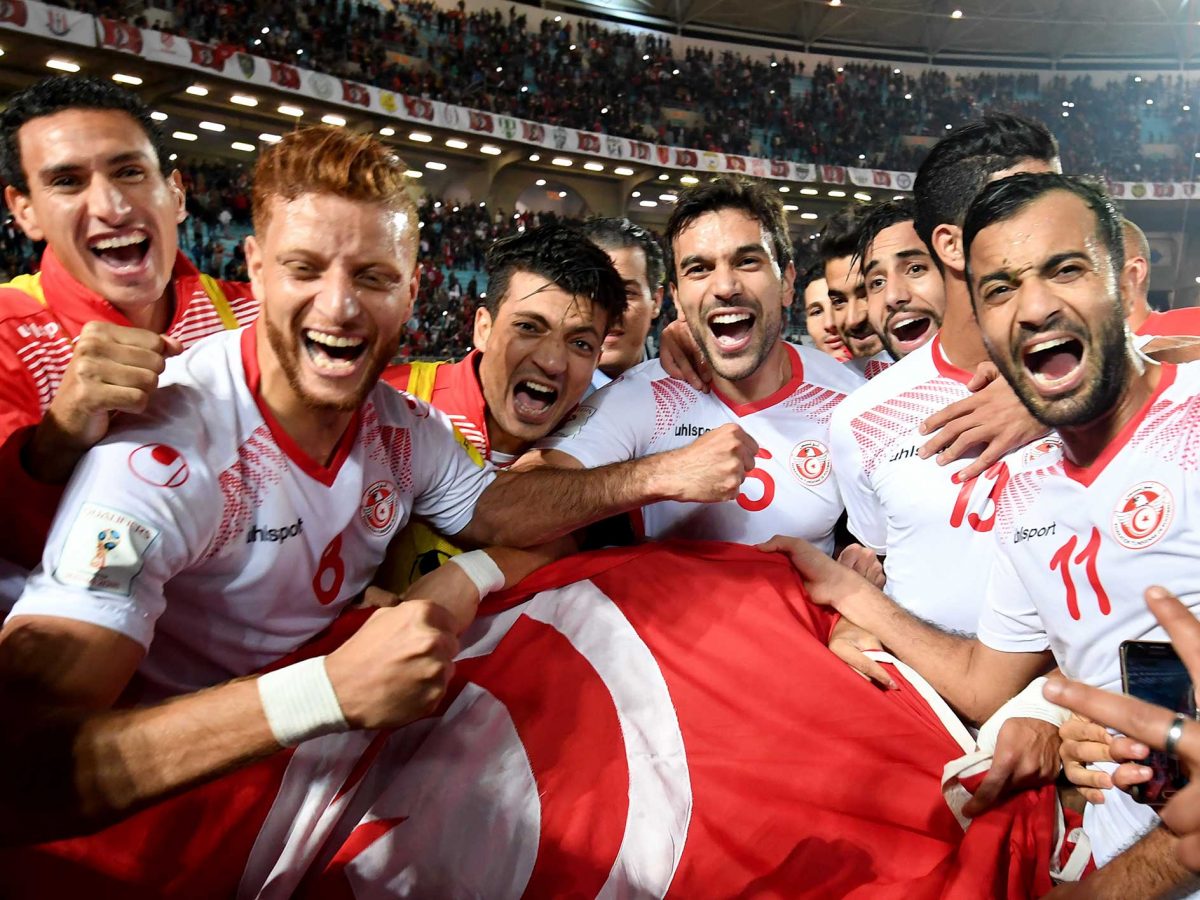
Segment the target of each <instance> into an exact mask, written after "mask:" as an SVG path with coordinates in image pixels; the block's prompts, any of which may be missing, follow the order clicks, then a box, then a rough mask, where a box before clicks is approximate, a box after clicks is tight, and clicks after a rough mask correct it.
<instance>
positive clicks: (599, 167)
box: [583, 162, 604, 172]
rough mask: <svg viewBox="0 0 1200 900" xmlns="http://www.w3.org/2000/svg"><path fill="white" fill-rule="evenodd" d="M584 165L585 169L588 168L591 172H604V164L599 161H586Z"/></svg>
mask: <svg viewBox="0 0 1200 900" xmlns="http://www.w3.org/2000/svg"><path fill="white" fill-rule="evenodd" d="M583 167H584V168H585V169H587V170H588V171H589V172H603V171H604V164H603V163H598V162H585V163H584V164H583Z"/></svg>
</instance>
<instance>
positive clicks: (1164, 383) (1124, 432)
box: [1063, 363, 1176, 487]
mask: <svg viewBox="0 0 1200 900" xmlns="http://www.w3.org/2000/svg"><path fill="white" fill-rule="evenodd" d="M1175 372H1176V368H1175V366H1173V365H1171V364H1170V363H1163V365H1162V375H1161V376H1159V379H1158V387H1156V388H1155V389H1154V391H1153V393H1151V394H1150V396H1149V397H1148V398H1147V399H1146V402H1145V403H1144V404H1142V408H1141V409H1139V410H1138V411H1137V412H1136V413H1135V414H1134V416H1133V417H1132V418H1131V419H1130V420H1129V421H1128V422H1126V423H1125V425H1124V426H1123V427H1122V428H1121V430H1120V431H1119V432H1117V436H1116V437H1115V438H1113V439H1112V440H1111V441H1110V442H1109V444H1108V446H1107V447H1105V448H1104V452H1103V453H1101V454H1100V455H1099V456H1098V457H1096V460H1095V462H1093V463H1092V464H1091V465H1090V466H1077V465H1075V464H1074V463H1073V462H1071V460H1069V459H1067V458H1066V456H1064V457H1063V471H1064V472H1066V473H1067V477H1068V478H1071V479H1073V480H1074V481H1078V482H1079V483H1080V484H1082V485H1083V486H1084V487H1091V485H1092V482H1093V481H1095V480H1096V479H1097V478H1099V477H1100V473H1101V472H1103V471H1104V470H1105V468H1106V467H1107V466H1108V464H1109V463H1110V462H1112V461H1113V457H1115V456H1116V455H1117V454H1118V453H1120V452H1121V451H1122V450H1123V449H1124V448H1125V445H1126V444H1128V443H1129V439H1130V438H1132V437H1133V433H1134V432H1135V431H1137V430H1138V428H1139V427H1140V426H1141V424H1142V421H1143V420H1144V419H1145V418H1146V413H1148V412H1150V407H1152V406H1153V405H1154V403H1155V401H1156V400H1158V398H1159V397H1161V396H1162V394H1163V392H1164V391H1165V390H1166V389H1167V388H1169V387H1170V386H1171V385H1172V384H1174V382H1175Z"/></svg>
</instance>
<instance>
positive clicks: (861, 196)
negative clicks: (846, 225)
mask: <svg viewBox="0 0 1200 900" xmlns="http://www.w3.org/2000/svg"><path fill="white" fill-rule="evenodd" d="M854 199H855V200H861V201H862V202H863V203H870V202H871V195H870V194H868V193H867V192H866V191H858V192H857V193H856V194H855V195H854Z"/></svg>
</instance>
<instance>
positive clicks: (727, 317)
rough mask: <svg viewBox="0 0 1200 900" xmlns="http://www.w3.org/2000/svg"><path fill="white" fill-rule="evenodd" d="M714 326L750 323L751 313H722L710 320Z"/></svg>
mask: <svg viewBox="0 0 1200 900" xmlns="http://www.w3.org/2000/svg"><path fill="white" fill-rule="evenodd" d="M708 321H709V322H711V323H712V324H713V325H734V324H736V323H737V322H748V321H750V315H749V313H721V314H720V315H719V316H713V317H712V318H711V319H709V320H708Z"/></svg>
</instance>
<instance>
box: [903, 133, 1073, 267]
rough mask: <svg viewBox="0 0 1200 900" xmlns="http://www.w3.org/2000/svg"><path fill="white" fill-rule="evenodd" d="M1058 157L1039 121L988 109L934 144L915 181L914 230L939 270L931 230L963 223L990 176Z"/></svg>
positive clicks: (1048, 135) (1051, 137)
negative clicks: (1019, 164) (1033, 160)
mask: <svg viewBox="0 0 1200 900" xmlns="http://www.w3.org/2000/svg"><path fill="white" fill-rule="evenodd" d="M1057 158H1058V142H1057V141H1055V140H1054V135H1052V134H1051V133H1050V132H1049V130H1048V129H1047V128H1046V126H1045V125H1043V124H1042V123H1040V122H1035V121H1033V120H1032V119H1025V118H1022V117H1021V116H1014V115H1011V114H1010V113H990V114H989V115H986V116H984V117H983V118H982V119H976V120H975V121H973V122H968V123H967V124H966V125H961V126H959V127H958V128H956V129H954V130H953V131H951V132H950V133H949V134H948V135H946V136H945V137H944V138H942V139H941V140H940V141H938V142H937V143H936V144H934V146H933V149H932V150H930V151H929V155H928V156H926V157H925V161H924V162H922V163H921V168H920V169H918V170H917V178H916V181H914V182H913V197H914V199H915V200H916V205H917V210H916V219H915V220H914V221H915V224H916V229H917V234H918V235H919V236H920V238H921V240H923V241H924V242H925V246H926V247H928V248H929V252H930V255H932V256H933V259H934V262H935V263H936V264H937V266H938V268H941V267H942V261H941V260H940V259H938V255H937V251H935V250H934V247H933V231H934V229H935V228H937V227H938V226H939V225H961V224H962V222H963V218H964V216H966V214H967V207H968V206H970V205H971V201H972V200H973V199H975V196H976V195H977V194H978V193H979V192H980V191H981V190H983V187H984V185H985V184H987V181H988V178H990V177H991V176H992V175H995V174H996V173H997V172H1002V171H1004V170H1005V169H1009V168H1012V167H1013V166H1015V165H1016V164H1017V163H1019V162H1021V161H1022V160H1025V159H1036V160H1042V161H1045V162H1049V161H1050V160H1053V159H1057Z"/></svg>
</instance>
